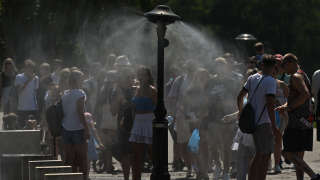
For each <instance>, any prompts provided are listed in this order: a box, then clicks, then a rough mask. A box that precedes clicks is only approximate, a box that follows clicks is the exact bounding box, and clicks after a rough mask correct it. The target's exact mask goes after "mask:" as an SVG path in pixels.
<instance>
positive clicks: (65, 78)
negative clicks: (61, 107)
mask: <svg viewBox="0 0 320 180" xmlns="http://www.w3.org/2000/svg"><path fill="white" fill-rule="evenodd" d="M70 74H71V71H70V69H69V68H63V69H62V70H61V71H60V72H59V79H60V80H59V88H60V91H61V92H63V91H64V90H67V89H69V76H70Z"/></svg>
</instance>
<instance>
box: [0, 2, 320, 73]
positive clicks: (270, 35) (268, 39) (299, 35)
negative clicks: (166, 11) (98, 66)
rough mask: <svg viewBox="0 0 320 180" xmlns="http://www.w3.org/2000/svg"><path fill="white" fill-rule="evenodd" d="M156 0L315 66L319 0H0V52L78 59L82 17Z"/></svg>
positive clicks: (221, 31) (215, 30) (216, 31)
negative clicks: (246, 34) (293, 54)
mask: <svg viewBox="0 0 320 180" xmlns="http://www.w3.org/2000/svg"><path fill="white" fill-rule="evenodd" d="M158 4H167V5H169V6H170V7H171V8H172V9H173V10H174V11H175V12H176V13H177V14H179V15H180V16H181V17H183V19H184V21H186V22H189V23H192V24H195V25H199V26H202V27H205V28H206V29H208V30H209V31H210V32H211V33H212V35H214V36H215V37H218V38H219V39H222V40H223V41H225V42H228V43H229V44H232V43H235V42H234V38H235V37H236V36H237V35H238V34H241V33H251V34H253V35H254V36H255V37H257V38H258V40H259V41H261V42H264V43H265V44H266V46H267V48H268V49H269V52H272V53H281V54H284V53H287V52H292V53H295V54H296V55H297V56H298V57H299V59H300V61H301V62H302V65H303V66H304V68H305V69H306V71H307V72H308V73H311V72H312V71H314V70H315V69H317V68H318V67H319V64H320V63H319V61H317V60H316V59H317V57H318V56H319V55H320V51H319V50H318V49H317V48H318V47H319V45H320V32H319V31H320V11H319V9H320V1H318V0H305V1H299V0H282V1H278V0H241V1H238V0H130V1H129V0H118V1H106V0H67V1H66V0H56V1H52V0H23V1H21V0H0V23H1V31H0V38H1V41H0V46H1V54H0V56H1V57H2V59H3V58H4V57H7V56H13V57H14V58H16V59H17V61H20V62H21V61H23V60H24V59H25V58H29V57H30V58H36V59H37V58H38V59H41V58H45V59H52V58H56V57H60V58H65V59H69V60H70V62H74V61H81V60H80V59H81V58H79V53H78V51H77V43H76V37H77V34H78V33H79V31H80V29H81V26H82V25H83V23H87V22H94V21H97V22H98V20H99V19H101V18H104V17H105V16H108V15H110V12H112V11H114V10H117V9H121V8H124V7H125V8H129V9H132V10H134V11H137V12H146V11H149V10H151V9H153V8H154V7H155V6H156V5H158ZM39 52H41V53H39Z"/></svg>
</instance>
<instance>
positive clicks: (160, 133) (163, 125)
mask: <svg viewBox="0 0 320 180" xmlns="http://www.w3.org/2000/svg"><path fill="white" fill-rule="evenodd" d="M144 16H145V17H146V18H148V20H149V21H150V22H152V23H154V24H156V25H157V35H158V79H157V85H158V86H157V87H158V99H157V106H156V109H155V111H154V114H155V117H156V118H155V120H154V121H153V135H152V137H153V145H152V149H153V152H152V156H153V157H152V162H153V170H152V174H151V180H169V179H170V174H169V172H168V121H167V120H166V119H165V116H166V114H167V110H166V108H165V105H164V95H163V86H164V48H165V47H167V46H168V45H169V41H168V40H167V39H165V35H166V29H167V27H166V26H167V25H169V24H171V23H174V22H175V21H176V20H180V19H181V17H179V16H178V15H176V14H175V13H173V12H172V11H171V9H170V7H168V6H165V5H159V6H157V7H156V8H155V9H154V10H152V11H150V12H147V13H145V14H144Z"/></svg>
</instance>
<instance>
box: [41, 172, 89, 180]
mask: <svg viewBox="0 0 320 180" xmlns="http://www.w3.org/2000/svg"><path fill="white" fill-rule="evenodd" d="M44 180H83V174H82V173H55V174H45V175H44Z"/></svg>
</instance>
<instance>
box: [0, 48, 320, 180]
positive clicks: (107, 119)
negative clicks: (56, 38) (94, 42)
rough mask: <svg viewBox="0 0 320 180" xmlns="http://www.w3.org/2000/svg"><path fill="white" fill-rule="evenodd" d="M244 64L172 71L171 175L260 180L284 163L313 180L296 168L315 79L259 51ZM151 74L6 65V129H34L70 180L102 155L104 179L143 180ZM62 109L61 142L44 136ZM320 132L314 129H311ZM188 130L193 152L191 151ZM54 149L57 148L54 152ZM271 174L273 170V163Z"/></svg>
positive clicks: (219, 62) (309, 139)
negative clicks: (248, 120) (53, 109)
mask: <svg viewBox="0 0 320 180" xmlns="http://www.w3.org/2000/svg"><path fill="white" fill-rule="evenodd" d="M255 50H256V55H255V56H253V57H251V58H249V59H248V60H247V61H245V62H244V63H243V62H242V63H241V62H238V61H236V60H235V58H234V57H233V55H232V54H230V53H226V54H224V55H223V56H221V57H217V58H214V59H212V61H210V62H209V63H206V64H205V65H204V64H201V63H200V62H198V61H197V60H194V59H191V60H186V61H183V62H179V63H180V64H179V63H177V64H176V65H175V66H172V67H170V69H169V70H168V72H169V73H168V76H167V77H166V79H167V83H166V85H165V102H166V107H167V111H168V113H167V116H168V117H167V119H168V120H170V124H169V130H170V133H171V137H172V139H173V142H174V146H173V165H172V168H173V170H174V171H182V170H184V168H187V173H186V176H187V178H191V177H193V176H194V175H195V176H196V178H197V179H198V180H207V179H209V173H213V177H214V178H221V177H222V178H223V179H225V180H227V179H230V177H235V178H237V179H238V180H245V179H247V176H248V178H249V180H257V179H259V180H260V179H265V178H266V174H267V171H268V169H269V170H271V169H273V171H274V172H275V173H281V169H282V168H283V167H282V164H283V161H285V162H287V163H293V164H294V165H295V168H296V175H297V179H298V180H302V179H303V177H304V173H306V174H308V175H309V176H310V178H311V179H312V180H318V179H320V175H319V174H316V173H315V172H314V171H313V170H312V169H311V168H310V167H309V166H308V164H307V163H306V162H305V161H304V160H303V157H304V152H305V151H312V145H313V125H314V122H315V121H314V119H317V118H315V117H316V115H317V114H318V113H317V109H320V108H317V107H318V106H319V103H318V92H319V88H320V73H319V71H317V72H315V74H314V76H313V79H312V84H311V81H310V80H309V78H308V76H307V74H306V73H304V72H303V70H302V69H301V67H300V65H299V61H298V58H297V57H296V56H295V55H294V54H292V53H288V54H285V55H283V56H282V55H280V54H276V55H269V54H265V53H264V45H263V44H262V43H257V44H255ZM153 72H154V71H152V69H150V68H148V67H145V66H142V65H139V64H134V63H132V62H130V59H129V58H128V57H127V56H125V55H120V56H116V55H115V54H110V55H109V56H108V57H107V59H106V60H105V62H92V63H90V64H89V65H87V67H66V66H65V64H64V62H63V61H62V60H60V59H55V60H53V61H51V64H49V63H48V62H43V63H42V64H40V65H39V66H37V65H36V64H35V62H34V61H32V60H30V59H28V60H26V61H24V65H23V67H22V68H21V69H19V70H18V69H17V67H16V65H15V62H14V60H13V59H12V58H6V59H5V60H4V61H3V65H2V72H1V75H0V92H1V108H2V111H3V113H4V117H3V129H41V131H42V142H41V143H42V144H48V146H49V150H48V151H49V153H53V152H57V153H58V154H59V155H60V156H61V158H62V159H63V160H64V161H65V163H66V164H68V165H72V167H73V171H74V172H78V171H80V172H82V173H84V175H85V177H84V179H85V180H87V179H88V178H89V170H90V161H95V160H98V159H99V158H100V157H99V156H98V153H97V150H101V151H102V152H103V156H102V157H103V159H102V161H103V162H104V167H105V171H106V173H111V174H114V173H117V169H116V168H115V167H114V166H113V158H115V159H116V160H117V161H119V163H120V164H121V167H122V172H123V174H124V179H125V180H129V175H130V170H132V179H133V180H140V179H141V174H142V172H144V171H145V170H146V168H145V167H144V166H145V163H146V164H147V165H146V166H151V163H150V161H152V135H153V134H152V122H153V119H154V114H153V113H154V110H155V107H156V104H157V85H156V84H155V82H154V81H153V76H154V74H153ZM57 103H60V104H61V106H62V111H63V119H62V124H61V126H62V129H63V130H62V135H61V137H59V138H58V139H55V138H53V137H52V136H51V134H50V131H49V129H48V124H47V121H46V111H47V109H48V108H49V107H50V106H52V105H54V104H57ZM248 103H250V104H251V105H252V107H253V109H254V111H255V131H254V132H253V133H244V132H242V131H241V127H239V125H238V119H239V117H240V116H241V115H242V113H243V111H242V110H243V109H244V107H245V106H246V104H248ZM318 125H319V124H318ZM195 130H197V131H198V132H199V134H198V136H199V137H200V140H199V144H198V149H197V151H193V150H190V139H191V138H192V136H193V134H194V132H195ZM53 141H56V142H57V144H58V145H57V147H56V148H54V147H53V146H52V144H53ZM272 153H273V154H274V167H273V168H271V158H270V157H271V154H272Z"/></svg>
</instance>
